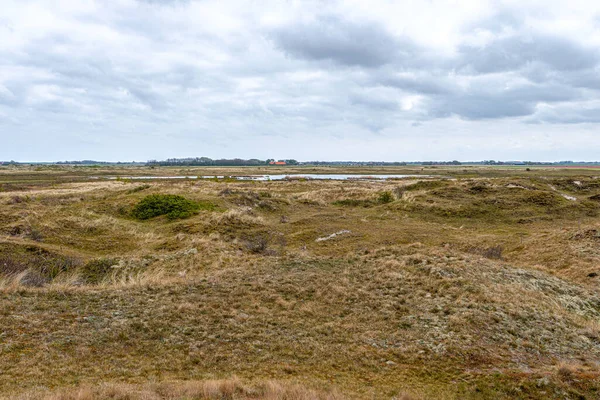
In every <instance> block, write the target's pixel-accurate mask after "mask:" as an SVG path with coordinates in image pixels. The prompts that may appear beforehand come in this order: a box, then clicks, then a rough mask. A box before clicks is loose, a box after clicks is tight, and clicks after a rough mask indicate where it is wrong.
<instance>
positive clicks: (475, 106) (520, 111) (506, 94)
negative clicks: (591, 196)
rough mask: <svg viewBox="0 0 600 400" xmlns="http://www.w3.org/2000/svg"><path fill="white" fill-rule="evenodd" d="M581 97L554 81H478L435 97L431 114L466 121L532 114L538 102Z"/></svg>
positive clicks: (575, 90)
mask: <svg viewBox="0 0 600 400" xmlns="http://www.w3.org/2000/svg"><path fill="white" fill-rule="evenodd" d="M486 86H487V87H486ZM580 97H581V93H580V92H579V91H578V90H577V89H572V88H569V87H565V86H560V85H556V84H550V85H533V84H527V85H521V86H517V87H514V88H511V89H502V88H498V87H496V86H495V84H494V82H485V81H480V82H478V83H477V87H476V88H472V89H470V90H461V91H457V92H455V93H452V94H449V95H446V96H440V97H437V98H434V99H433V100H432V101H431V109H430V110H431V114H430V115H431V116H432V117H436V118H439V117H447V116H450V115H457V116H459V117H461V118H464V119H469V120H480V119H491V118H509V117H524V116H530V115H532V114H534V113H535V111H536V106H537V104H539V103H554V102H563V101H569V100H575V99H578V98H580Z"/></svg>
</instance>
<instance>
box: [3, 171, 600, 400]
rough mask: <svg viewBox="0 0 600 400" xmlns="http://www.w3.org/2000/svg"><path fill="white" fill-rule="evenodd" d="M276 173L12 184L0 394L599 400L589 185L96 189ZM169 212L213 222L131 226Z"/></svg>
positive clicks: (444, 174) (567, 179)
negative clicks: (173, 201)
mask: <svg viewBox="0 0 600 400" xmlns="http://www.w3.org/2000/svg"><path fill="white" fill-rule="evenodd" d="M207 170H209V171H208V172H207ZM264 170H266V169H265V168H263V169H261V170H256V169H254V170H251V169H248V168H238V169H225V168H221V169H219V171H218V172H216V169H203V170H201V169H193V168H189V169H185V170H183V169H174V168H164V169H162V168H156V169H152V170H150V169H142V168H134V169H130V170H128V169H119V170H110V169H93V168H87V169H86V168H70V167H64V168H56V167H53V168H35V169H32V168H0V188H1V189H0V190H1V191H0V204H1V205H2V207H1V208H0V393H2V394H4V395H5V396H6V397H7V398H15V397H17V396H21V398H40V397H42V396H47V398H49V399H55V398H56V399H59V398H61V399H62V398H64V399H71V398H73V399H87V398H134V399H137V398H159V399H179V398H200V399H202V398H235V399H254V398H256V399H262V398H265V399H269V398H289V399H304V398H323V399H326V398H332V399H334V398H335V399H338V398H404V399H464V398H466V399H486V398H490V399H491V398H494V399H495V398H531V399H546V398H556V399H564V398H573V399H575V398H588V399H594V398H598V397H599V396H600V383H599V382H600V322H599V321H600V297H599V296H598V289H599V288H600V276H599V275H600V269H599V267H598V265H600V264H599V261H600V250H598V244H599V243H600V224H599V223H598V217H599V215H600V214H599V211H600V201H599V200H598V199H600V179H598V178H596V177H595V175H594V173H595V171H594V170H577V169H568V170H559V169H542V168H540V169H536V168H533V169H532V170H531V171H526V170H525V169H523V168H522V169H514V168H513V169H509V168H506V169H500V168H497V169H495V168H489V167H488V168H472V167H465V168H438V169H435V168H427V169H423V170H421V169H420V168H395V169H391V168H383V169H381V168H379V169H368V168H362V169H357V170H350V171H347V170H346V171H341V170H338V169H327V168H324V167H320V168H316V169H315V170H314V171H313V170H312V169H311V170H307V169H301V168H297V171H296V170H294V171H292V170H291V169H281V170H282V171H284V172H283V173H291V172H298V171H301V172H305V173H306V172H311V173H315V172H323V171H331V172H337V173H339V172H350V173H366V174H369V173H374V172H381V173H396V174H411V173H422V174H427V175H430V174H432V173H431V172H432V171H433V174H436V175H440V177H439V178H423V179H416V178H411V179H403V180H391V181H273V182H242V181H235V180H232V179H220V180H177V181H175V180H170V181H144V182H140V181H130V180H118V181H115V180H104V179H96V178H93V177H95V176H103V175H104V176H117V175H120V176H128V175H163V174H165V175H178V174H185V175H221V174H222V175H232V174H236V173H237V174H242V175H246V174H251V173H264V172H265V171H264ZM211 171H214V172H211ZM273 171H274V169H273V170H272V169H270V168H269V169H268V172H273ZM356 171H359V172H356ZM449 178H450V179H449ZM162 194H169V195H180V196H183V197H185V199H188V200H190V201H192V202H194V203H195V204H197V205H198V206H197V207H193V212H192V213H191V216H189V217H187V215H183V214H182V215H183V216H186V217H187V218H169V217H167V216H166V215H165V216H158V217H154V218H148V219H138V218H136V217H135V215H136V213H134V212H133V210H135V209H136V205H138V204H140V201H141V200H143V199H144V198H146V197H147V196H149V195H162ZM143 215H146V214H143ZM233 377H235V378H233ZM219 388H220V389H219ZM86 396H87V397H86ZM102 396H104V397H102ZM111 396H112V397H111ZM119 396H120V397H119ZM144 396H145V397H144ZM17 398H18V397H17Z"/></svg>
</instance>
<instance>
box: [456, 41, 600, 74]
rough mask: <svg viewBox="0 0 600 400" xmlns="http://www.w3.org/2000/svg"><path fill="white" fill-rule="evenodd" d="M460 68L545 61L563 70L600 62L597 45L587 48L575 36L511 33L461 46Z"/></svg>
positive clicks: (482, 69)
mask: <svg viewBox="0 0 600 400" xmlns="http://www.w3.org/2000/svg"><path fill="white" fill-rule="evenodd" d="M459 53H460V54H461V57H462V60H460V61H459V65H458V67H459V69H463V70H467V71H469V70H472V72H474V73H493V72H502V71H512V70H518V69H520V68H522V67H524V66H527V65H529V64H533V63H541V64H545V65H547V66H548V67H550V68H552V69H555V70H559V71H568V70H581V69H585V68H591V67H593V66H595V65H597V64H598V61H599V53H598V49H596V48H585V47H584V46H581V45H580V44H578V43H575V42H573V41H571V40H568V39H564V38H560V37H553V36H541V35H535V36H531V37H523V36H511V37H508V38H502V39H497V40H493V41H492V42H491V43H489V44H488V45H486V46H484V47H482V48H478V47H474V46H461V47H460V48H459Z"/></svg>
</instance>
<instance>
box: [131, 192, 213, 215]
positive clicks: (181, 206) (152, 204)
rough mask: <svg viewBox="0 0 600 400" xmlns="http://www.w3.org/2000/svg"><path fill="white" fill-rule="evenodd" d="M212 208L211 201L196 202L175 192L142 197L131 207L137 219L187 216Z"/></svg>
mask: <svg viewBox="0 0 600 400" xmlns="http://www.w3.org/2000/svg"><path fill="white" fill-rule="evenodd" d="M201 208H202V209H213V208H214V205H212V204H211V203H202V204H200V203H196V202H194V201H191V200H188V199H186V198H185V197H183V196H178V195H175V194H151V195H149V196H146V197H144V198H143V199H142V200H141V201H140V202H139V203H138V204H137V205H136V206H135V207H134V209H133V211H132V215H133V216H134V217H135V218H137V219H141V220H144V219H150V218H154V217H158V216H160V215H166V216H167V218H168V219H178V218H188V217H191V216H192V215H193V214H195V213H196V212H198V210H200V209H201Z"/></svg>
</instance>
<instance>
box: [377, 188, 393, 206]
mask: <svg viewBox="0 0 600 400" xmlns="http://www.w3.org/2000/svg"><path fill="white" fill-rule="evenodd" d="M377 201H378V202H379V203H383V204H385V203H391V202H392V201H394V195H393V194H392V192H389V191H387V190H386V191H385V192H381V193H379V196H378V197H377Z"/></svg>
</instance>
